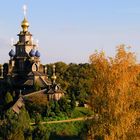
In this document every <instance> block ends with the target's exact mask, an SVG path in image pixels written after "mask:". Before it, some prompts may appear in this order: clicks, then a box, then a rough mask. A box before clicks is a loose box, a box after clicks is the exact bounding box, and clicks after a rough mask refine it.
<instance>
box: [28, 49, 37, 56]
mask: <svg viewBox="0 0 140 140" xmlns="http://www.w3.org/2000/svg"><path fill="white" fill-rule="evenodd" d="M35 54H36V51H35V50H34V49H31V51H30V52H29V55H30V56H31V57H34V56H35Z"/></svg>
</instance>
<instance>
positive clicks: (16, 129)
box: [0, 45, 140, 140]
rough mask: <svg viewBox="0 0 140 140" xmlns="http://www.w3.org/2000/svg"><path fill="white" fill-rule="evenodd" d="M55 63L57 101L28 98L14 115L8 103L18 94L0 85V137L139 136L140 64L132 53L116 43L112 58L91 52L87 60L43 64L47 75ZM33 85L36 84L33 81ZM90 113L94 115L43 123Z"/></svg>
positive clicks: (114, 139) (77, 139) (95, 139)
mask: <svg viewBox="0 0 140 140" xmlns="http://www.w3.org/2000/svg"><path fill="white" fill-rule="evenodd" d="M54 64H55V66H56V76H57V80H56V82H57V83H58V84H60V85H61V87H62V89H63V90H64V91H65V96H64V97H63V98H62V99H60V100H59V101H50V102H48V100H47V99H46V98H45V96H43V97H42V96H38V95H36V96H33V97H31V98H28V97H27V98H26V100H25V106H23V107H22V108H21V111H20V113H19V114H15V113H14V112H13V111H12V110H11V106H12V105H13V104H14V103H15V102H16V100H17V97H16V95H15V94H14V93H12V92H11V91H12V90H11V88H12V87H11V86H10V85H8V84H1V85H0V140H3V139H7V140H59V139H60V140H69V139H70V140H138V139H140V64H139V63H138V62H137V60H136V55H135V53H133V52H131V51H130V49H128V48H126V47H125V46H124V45H120V46H119V47H117V48H116V54H115V56H114V57H107V56H106V55H105V52H103V51H101V52H98V51H95V52H94V53H93V54H92V55H91V56H90V57H89V63H80V64H76V63H70V64H66V63H64V62H56V63H53V64H46V66H47V71H48V78H51V75H52V65H54ZM35 89H36V90H39V89H40V88H39V87H38V85H35ZM77 103H78V105H77ZM85 105H87V106H88V107H85ZM89 116H93V117H92V119H85V120H84V121H76V122H69V123H60V124H47V123H46V124H43V123H42V122H48V121H54V120H67V119H72V118H79V117H83V118H86V117H89ZM31 123H34V124H33V125H31Z"/></svg>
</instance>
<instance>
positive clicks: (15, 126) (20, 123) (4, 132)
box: [0, 107, 31, 140]
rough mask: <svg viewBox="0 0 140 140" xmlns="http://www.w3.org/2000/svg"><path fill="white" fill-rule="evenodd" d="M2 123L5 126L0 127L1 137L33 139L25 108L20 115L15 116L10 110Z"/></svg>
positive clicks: (9, 139)
mask: <svg viewBox="0 0 140 140" xmlns="http://www.w3.org/2000/svg"><path fill="white" fill-rule="evenodd" d="M2 122H3V124H2V125H0V136H1V137H2V138H3V139H8V140H19V139H20V140H24V139H25V138H26V139H29V137H31V128H30V118H29V115H28V113H27V111H26V110H25V108H24V107H23V108H22V109H21V110H20V113H19V114H15V113H14V112H13V111H12V110H11V109H9V110H8V111H7V112H6V114H5V119H4V120H3V121H2ZM29 132H30V133H29Z"/></svg>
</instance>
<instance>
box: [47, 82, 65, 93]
mask: <svg viewBox="0 0 140 140" xmlns="http://www.w3.org/2000/svg"><path fill="white" fill-rule="evenodd" d="M47 93H48V94H54V93H65V91H64V90H62V89H61V87H60V85H58V84H54V85H52V87H51V89H50V90H49V91H48V92H47Z"/></svg>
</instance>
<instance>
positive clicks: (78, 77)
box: [47, 62, 94, 103]
mask: <svg viewBox="0 0 140 140" xmlns="http://www.w3.org/2000/svg"><path fill="white" fill-rule="evenodd" d="M52 65H53V64H48V65H47V67H48V75H49V76H50V77H51V75H52ZM55 65H56V75H57V83H60V85H61V87H62V89H64V90H65V91H66V92H67V94H68V95H69V96H71V95H72V94H74V95H75V98H76V100H79V101H80V102H82V103H85V102H86V101H87V99H88V97H89V94H90V90H91V85H92V77H93V74H94V71H93V69H92V67H93V66H92V65H90V64H88V63H85V64H74V63H70V64H68V65H67V64H65V63H64V62H57V63H55Z"/></svg>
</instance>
